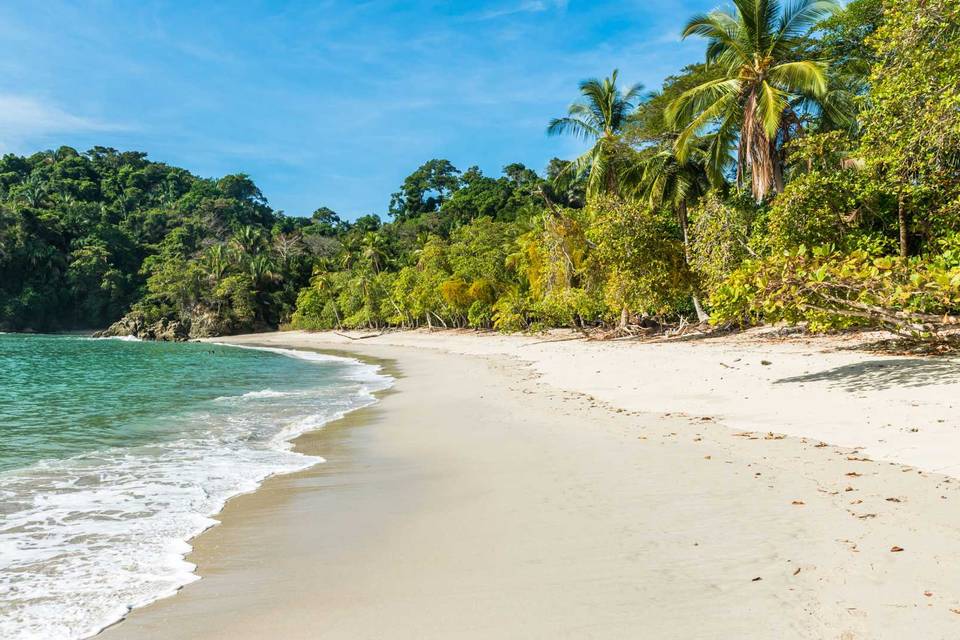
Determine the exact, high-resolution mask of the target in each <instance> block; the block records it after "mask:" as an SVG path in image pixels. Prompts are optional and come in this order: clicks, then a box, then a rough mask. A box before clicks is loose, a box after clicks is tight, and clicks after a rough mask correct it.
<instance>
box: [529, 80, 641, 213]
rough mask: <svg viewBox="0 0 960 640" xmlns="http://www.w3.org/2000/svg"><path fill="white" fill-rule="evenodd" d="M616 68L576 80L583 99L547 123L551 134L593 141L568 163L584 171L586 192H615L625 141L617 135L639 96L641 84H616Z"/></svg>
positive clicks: (634, 107)
mask: <svg viewBox="0 0 960 640" xmlns="http://www.w3.org/2000/svg"><path fill="white" fill-rule="evenodd" d="M618 75H619V72H618V71H617V70H616V69H614V70H613V73H612V74H611V75H610V77H609V78H604V79H603V80H598V79H596V78H591V79H589V80H584V81H583V82H581V83H580V93H581V94H582V95H583V100H582V101H580V102H575V103H573V104H572V105H570V108H569V109H568V111H567V113H568V115H567V116H566V117H563V118H554V119H553V120H551V121H550V125H549V126H548V127H547V134H548V135H551V136H555V135H564V134H569V135H573V136H576V137H577V138H580V139H581V140H589V141H592V142H593V146H591V147H590V149H588V150H587V152H586V153H584V154H583V155H582V156H580V157H579V158H577V159H576V160H575V161H574V162H573V163H572V164H571V165H570V167H571V168H572V169H573V170H574V171H576V172H577V174H578V175H587V174H589V177H588V178H587V195H588V196H594V195H596V194H598V193H600V192H601V191H606V192H611V193H616V191H617V166H616V165H617V163H618V161H619V160H620V159H622V156H623V153H624V151H625V149H626V145H625V144H624V142H623V141H622V139H621V134H622V133H623V128H624V126H625V125H626V124H627V119H628V117H629V116H630V114H631V113H633V111H634V110H635V109H636V107H637V104H638V103H639V101H640V99H641V92H642V91H643V85H639V84H635V85H633V86H631V87H630V88H628V89H627V91H626V92H621V91H620V88H619V87H618V86H617V78H618Z"/></svg>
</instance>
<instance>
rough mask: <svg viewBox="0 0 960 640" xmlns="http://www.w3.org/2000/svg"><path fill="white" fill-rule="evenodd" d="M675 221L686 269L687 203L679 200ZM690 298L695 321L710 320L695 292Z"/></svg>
mask: <svg viewBox="0 0 960 640" xmlns="http://www.w3.org/2000/svg"><path fill="white" fill-rule="evenodd" d="M677 219H678V221H679V222H680V229H681V230H682V231H683V259H684V261H685V262H686V263H687V267H689V266H690V234H689V232H688V231H687V227H688V224H687V201H686V200H681V201H680V206H678V207H677ZM690 297H691V298H693V309H694V311H696V313H697V320H698V321H700V322H706V321H707V320H709V319H710V315H709V314H708V313H707V312H706V311H704V310H703V306H702V305H701V304H700V298H699V296H697V292H696V290H694V291H693V293H691V294H690Z"/></svg>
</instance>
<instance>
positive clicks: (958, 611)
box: [950, 609, 960, 616]
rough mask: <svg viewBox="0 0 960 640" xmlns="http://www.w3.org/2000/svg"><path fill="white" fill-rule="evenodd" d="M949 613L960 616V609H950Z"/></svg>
mask: <svg viewBox="0 0 960 640" xmlns="http://www.w3.org/2000/svg"><path fill="white" fill-rule="evenodd" d="M950 613H955V614H957V615H958V616H960V609H950Z"/></svg>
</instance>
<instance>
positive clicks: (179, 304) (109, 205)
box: [0, 147, 314, 333]
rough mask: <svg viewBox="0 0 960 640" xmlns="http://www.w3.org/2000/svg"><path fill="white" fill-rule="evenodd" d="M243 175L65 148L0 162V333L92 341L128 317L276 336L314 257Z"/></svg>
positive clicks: (291, 222) (302, 223)
mask: <svg viewBox="0 0 960 640" xmlns="http://www.w3.org/2000/svg"><path fill="white" fill-rule="evenodd" d="M311 226H312V225H311V223H310V222H309V221H306V220H298V219H290V218H285V217H283V216H282V215H280V214H277V213H275V212H273V211H272V210H271V209H270V208H269V207H268V206H267V204H266V201H265V199H264V198H263V195H262V194H261V193H260V191H259V189H257V187H256V185H254V183H253V182H252V181H251V180H250V179H249V178H248V177H247V176H245V175H242V174H237V175H231V176H225V177H224V178H221V179H220V180H205V179H201V178H197V177H195V176H193V175H191V174H190V173H188V172H187V171H184V170H183V169H178V168H176V167H170V166H168V165H165V164H162V163H156V162H150V161H149V160H147V159H146V154H143V153H138V152H120V151H117V150H115V149H108V148H105V147H95V148H93V149H91V150H90V151H88V152H86V153H78V152H77V151H75V150H74V149H71V148H69V147H60V148H59V149H58V150H56V151H45V152H41V153H37V154H34V155H32V156H30V157H21V156H15V155H9V154H8V155H6V156H4V157H3V158H2V160H0V329H6V330H19V329H27V328H29V329H35V330H44V331H51V330H62V329H75V328H102V327H105V326H106V325H108V324H110V323H111V322H113V321H115V320H117V319H119V318H120V317H121V316H122V315H124V314H125V313H126V312H127V311H129V310H130V309H131V307H134V306H135V307H136V309H137V314H138V316H139V317H143V318H146V319H148V320H150V321H153V322H156V321H160V320H177V321H179V322H181V323H183V324H184V326H186V327H190V326H191V324H192V323H193V321H195V320H199V321H200V322H199V323H198V325H197V331H201V332H208V331H213V332H217V333H222V332H230V331H238V330H247V329H250V328H252V327H253V326H255V325H257V324H259V325H263V326H276V325H277V324H278V323H279V322H280V321H282V320H283V319H284V318H285V316H286V315H287V314H289V313H290V311H291V309H292V305H293V302H294V300H295V298H296V294H297V291H298V290H299V288H300V286H302V285H303V284H304V283H305V282H306V276H307V274H309V269H310V263H311V261H312V260H313V258H314V254H313V253H312V252H311V251H310V250H309V248H308V247H306V246H305V245H304V244H303V243H302V242H301V229H310V227H311Z"/></svg>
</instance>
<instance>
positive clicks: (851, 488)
mask: <svg viewBox="0 0 960 640" xmlns="http://www.w3.org/2000/svg"><path fill="white" fill-rule="evenodd" d="M844 491H856V489H854V488H853V487H847V488H846V489H844Z"/></svg>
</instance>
